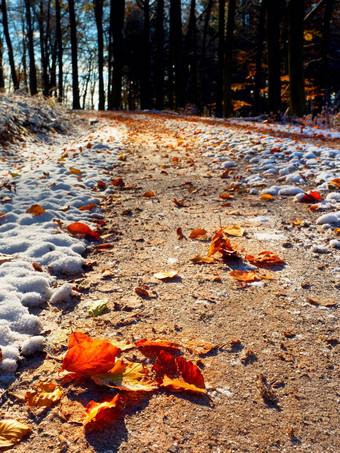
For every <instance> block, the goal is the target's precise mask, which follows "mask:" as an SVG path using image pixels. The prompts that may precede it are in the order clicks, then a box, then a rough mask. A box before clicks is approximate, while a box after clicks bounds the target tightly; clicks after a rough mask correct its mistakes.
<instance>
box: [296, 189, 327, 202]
mask: <svg viewBox="0 0 340 453" xmlns="http://www.w3.org/2000/svg"><path fill="white" fill-rule="evenodd" d="M300 201H302V202H305V203H315V202H316V201H322V198H321V195H320V194H319V192H313V191H311V192H309V193H305V195H304V197H303V198H302V199H301V200H300Z"/></svg>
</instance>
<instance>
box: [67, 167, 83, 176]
mask: <svg viewBox="0 0 340 453" xmlns="http://www.w3.org/2000/svg"><path fill="white" fill-rule="evenodd" d="M69 170H70V172H71V173H73V174H74V175H83V174H84V172H83V171H81V170H78V168H73V167H70V169H69Z"/></svg>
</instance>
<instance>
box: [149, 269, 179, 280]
mask: <svg viewBox="0 0 340 453" xmlns="http://www.w3.org/2000/svg"><path fill="white" fill-rule="evenodd" d="M153 276H154V277H155V278H158V279H159V280H165V279H167V278H175V277H177V276H178V273H177V271H169V272H158V273H157V274H153Z"/></svg>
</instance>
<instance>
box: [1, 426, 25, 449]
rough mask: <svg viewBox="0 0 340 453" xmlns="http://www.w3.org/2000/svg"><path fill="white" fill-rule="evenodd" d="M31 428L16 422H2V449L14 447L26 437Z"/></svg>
mask: <svg viewBox="0 0 340 453" xmlns="http://www.w3.org/2000/svg"><path fill="white" fill-rule="evenodd" d="M30 431H32V430H31V428H30V427H29V426H27V425H24V424H23V423H20V422H18V421H16V420H10V419H9V420H1V421H0V448H8V447H13V445H15V444H16V443H18V442H20V441H21V439H22V438H23V437H24V436H26V434H28V433H29V432H30Z"/></svg>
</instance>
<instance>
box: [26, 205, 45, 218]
mask: <svg viewBox="0 0 340 453" xmlns="http://www.w3.org/2000/svg"><path fill="white" fill-rule="evenodd" d="M26 212H27V213H28V214H32V215H34V216H38V215H41V214H44V212H46V211H45V209H44V208H43V207H42V206H40V205H39V204H32V206H31V207H30V208H28V209H27V210H26Z"/></svg>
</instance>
